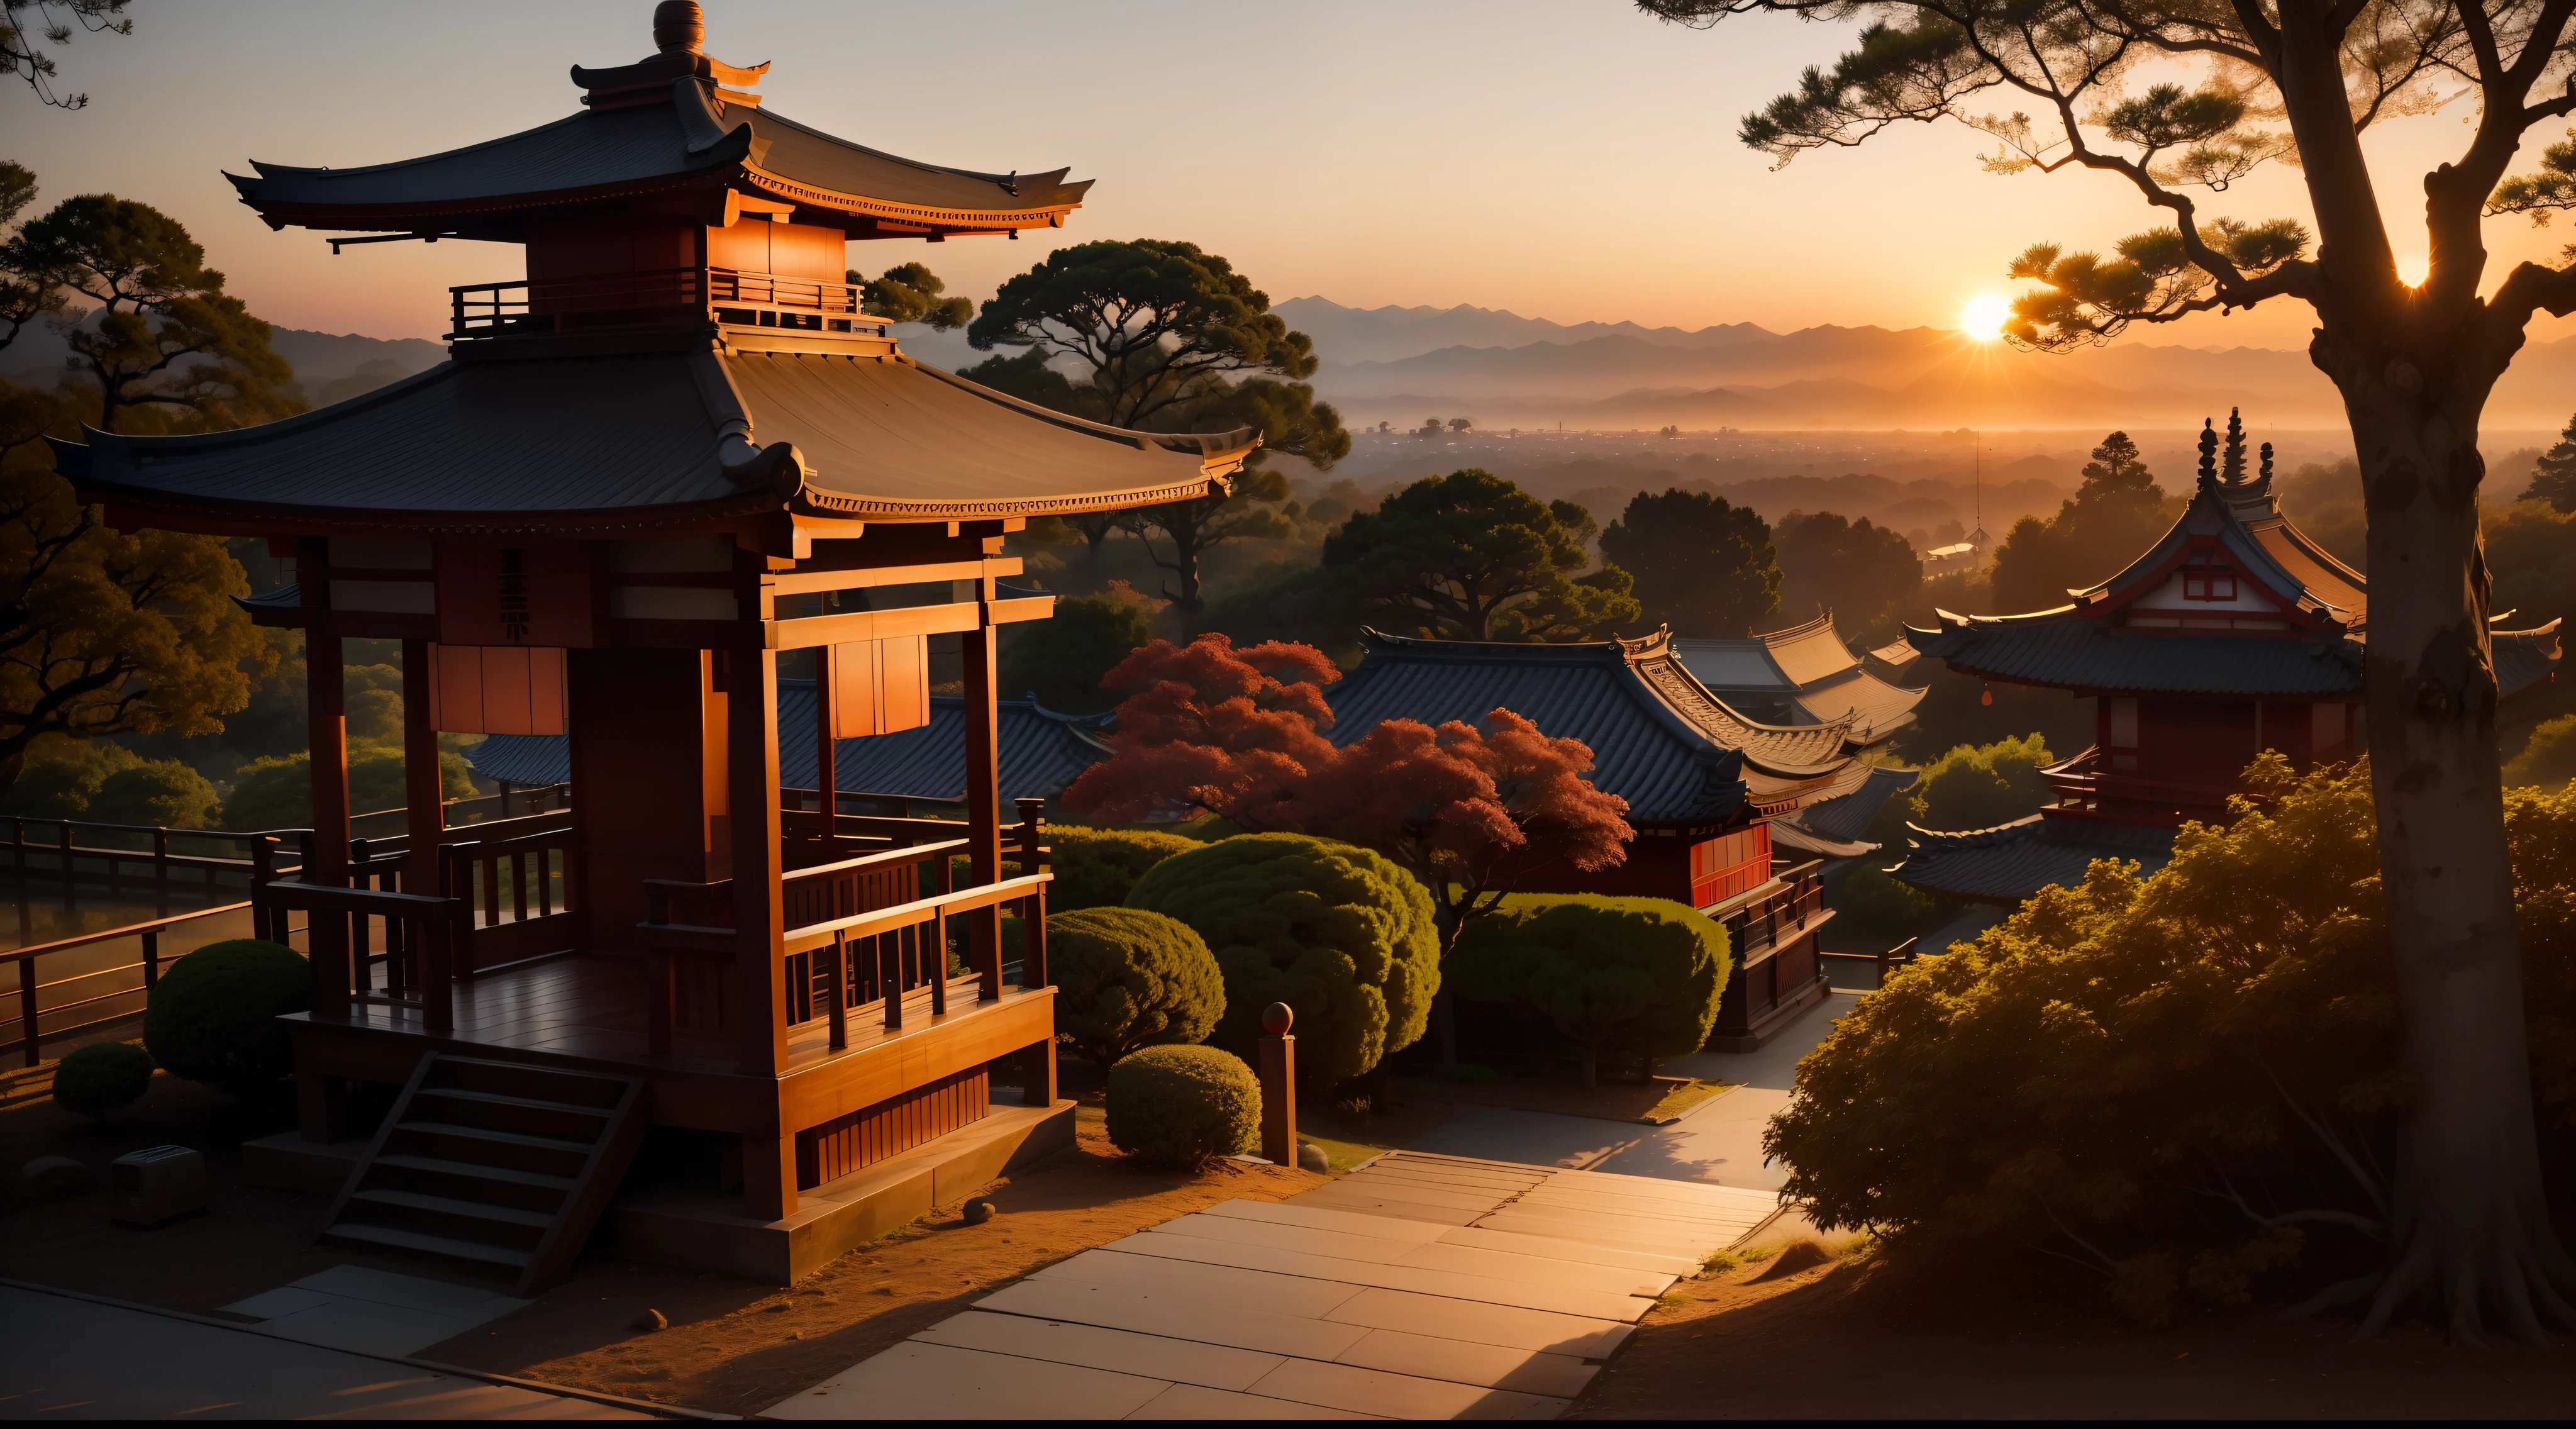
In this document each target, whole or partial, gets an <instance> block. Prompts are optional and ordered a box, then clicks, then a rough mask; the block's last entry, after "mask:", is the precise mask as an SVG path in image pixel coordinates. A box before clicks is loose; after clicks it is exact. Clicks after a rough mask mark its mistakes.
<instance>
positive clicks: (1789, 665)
mask: <svg viewBox="0 0 2576 1429" xmlns="http://www.w3.org/2000/svg"><path fill="white" fill-rule="evenodd" d="M1908 654H1909V655H1910V654H1911V652H1910V651H1909V652H1908ZM1673 657H1674V658H1675V659H1677V660H1679V661H1680V662H1681V663H1682V665H1683V666H1684V667H1685V668H1687V669H1688V670H1689V671H1690V672H1691V674H1692V676H1693V677H1694V678H1696V679H1697V680H1698V681H1699V682H1700V683H1701V684H1703V685H1705V686H1707V687H1708V688H1709V690H1710V691H1712V692H1713V693H1715V694H1717V695H1719V696H1721V697H1722V698H1724V699H1725V700H1726V702H1727V703H1728V704H1729V705H1730V706H1732V707H1734V708H1737V709H1742V710H1747V711H1750V712H1753V713H1757V714H1760V715H1762V716H1764V717H1766V718H1769V719H1772V720H1776V721H1778V722H1779V723H1782V724H1790V725H1808V724H1830V723H1833V722H1836V721H1847V722H1848V723H1849V725H1850V727H1851V737H1852V739H1853V740H1854V741H1855V742H1857V743H1861V744H1876V743H1878V742H1880V741H1881V740H1885V739H1887V738H1889V737H1891V736H1893V735H1894V734H1895V733H1896V732H1897V731H1898V730H1900V729H1903V728H1904V727H1905V726H1907V725H1909V724H1912V723H1913V722H1914V707H1915V706H1916V705H1918V704H1921V703H1922V702H1923V696H1924V693H1925V692H1924V691H1922V690H1914V689H1907V688H1905V687H1903V686H1901V685H1891V684H1889V683H1887V682H1886V681H1884V680H1881V679H1880V678H1878V677H1877V676H1876V675H1873V674H1870V673H1869V672H1867V671H1866V670H1863V669H1862V668H1861V665H1860V661H1859V660H1857V659H1855V658H1854V657H1853V655H1852V653H1851V649H1850V647H1848V646H1846V645H1844V644H1843V639H1842V635H1841V634H1840V633H1839V632H1838V631H1836V630H1835V629H1834V616H1833V612H1832V611H1827V612H1825V613H1824V614H1823V615H1820V616H1818V617H1816V618H1815V619H1814V620H1810V621H1808V622H1806V623H1805V624H1803V625H1793V626H1791V627H1789V628H1788V629H1786V630H1774V631H1771V632H1769V633H1767V634H1762V635H1756V636H1753V637H1752V638H1750V639H1746V640H1702V639H1695V638H1691V637H1685V636H1677V637H1675V638H1674V640H1673Z"/></svg>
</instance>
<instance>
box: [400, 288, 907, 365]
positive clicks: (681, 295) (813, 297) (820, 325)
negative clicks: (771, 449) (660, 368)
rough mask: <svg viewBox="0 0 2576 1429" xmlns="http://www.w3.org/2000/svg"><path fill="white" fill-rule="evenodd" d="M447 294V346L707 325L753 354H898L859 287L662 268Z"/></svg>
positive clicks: (885, 324) (452, 290) (882, 321)
mask: <svg viewBox="0 0 2576 1429" xmlns="http://www.w3.org/2000/svg"><path fill="white" fill-rule="evenodd" d="M448 295H449V298H450V300H451V303H452V307H451V310H450V319H449V323H448V332H447V340H448V341H450V342H460V343H461V342H488V341H492V340H495V339H500V338H518V337H534V336H549V335H562V334H572V333H584V334H587V333H609V332H632V331H639V330H655V329H659V330H664V331H668V330H670V329H673V328H689V327H698V326H702V325H711V326H713V327H714V328H715V329H716V330H717V331H718V332H719V333H720V334H721V335H722V336H723V338H724V340H725V342H726V343H727V344H728V345H730V346H733V347H736V348H742V349H746V350H750V351H805V352H817V351H820V352H840V353H848V354H852V355H857V354H862V353H865V354H879V353H887V352H891V351H893V350H894V338H893V335H892V333H891V332H890V331H889V328H890V326H891V324H890V322H889V321H888V320H887V319H884V318H879V317H872V316H869V315H868V314H866V313H864V312H862V311H861V310H860V299H861V296H862V290H861V289H860V287H859V286H858V285H857V284H854V283H832V282H824V281H820V280H817V279H813V278H794V277H787V276H783V275H780V274H776V273H751V272H744V271H742V270H739V269H734V268H714V267H703V268H702V267H690V268H660V269H651V270H646V271H640V272H621V273H599V274H592V275H587V276H583V277H575V278H553V279H546V280H542V281H539V280H531V279H526V278H521V279H516V280H513V281H508V282H499V283H470V284H467V285H465V286H462V287H455V288H450V289H448Z"/></svg>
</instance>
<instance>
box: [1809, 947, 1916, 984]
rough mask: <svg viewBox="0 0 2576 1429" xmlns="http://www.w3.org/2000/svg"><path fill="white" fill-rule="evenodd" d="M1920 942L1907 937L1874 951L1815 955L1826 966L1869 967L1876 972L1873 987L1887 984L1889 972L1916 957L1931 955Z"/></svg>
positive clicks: (1911, 963) (1911, 961) (1908, 964)
mask: <svg viewBox="0 0 2576 1429" xmlns="http://www.w3.org/2000/svg"><path fill="white" fill-rule="evenodd" d="M1921 942H1922V939H1920V938H1908V939H1906V940H1905V941H1904V942H1901V943H1899V944H1897V945H1896V946H1895V947H1892V948H1881V949H1880V950H1878V951H1877V952H1874V953H1825V952H1820V953H1818V954H1816V956H1817V957H1819V958H1822V959H1824V960H1825V963H1826V965H1827V966H1828V967H1832V966H1836V965H1840V966H1843V967H1855V966H1857V967H1865V968H1870V969H1872V970H1874V971H1875V972H1876V973H1877V974H1878V981H1877V982H1875V983H1872V984H1871V986H1872V987H1873V988H1880V987H1885V986H1887V975H1888V974H1889V973H1892V972H1895V971H1896V970H1897V969H1899V968H1907V967H1912V966H1913V965H1914V962H1915V960H1916V959H1917V958H1923V957H1929V956H1931V955H1930V954H1928V953H1925V952H1922V951H1921V950H1920V949H1919V948H1918V947H1917V944H1919V943H1921Z"/></svg>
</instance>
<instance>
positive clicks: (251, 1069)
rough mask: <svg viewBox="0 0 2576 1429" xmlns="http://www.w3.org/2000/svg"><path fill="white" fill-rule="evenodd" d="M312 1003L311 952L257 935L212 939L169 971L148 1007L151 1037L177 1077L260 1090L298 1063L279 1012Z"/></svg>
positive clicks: (243, 1092) (249, 1092) (147, 1037)
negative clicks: (308, 962)
mask: <svg viewBox="0 0 2576 1429" xmlns="http://www.w3.org/2000/svg"><path fill="white" fill-rule="evenodd" d="M312 1007H313V973H312V969H311V968H310V967H308V966H307V965H306V963H305V961H304V955H303V954H301V953H298V952H296V951H295V950H294V949H293V948H289V947H285V946H283V945H281V944H277V943H267V942H262V941H260V940H259V939H257V938H234V939H232V940H230V941H228V942H222V943H208V944H207V945H206V946H204V947H202V948H199V949H197V950H196V951H195V952H193V953H190V954H188V955H187V956H186V957H184V958H181V959H179V960H178V961H177V962H175V963H172V964H171V965H170V966H169V969H168V970H167V971H165V972H163V973H162V974H161V982H160V985H159V986H157V987H155V988H153V989H152V1001H151V1006H150V1007H149V1008H148V1009H147V1010H146V1011H145V1012H144V1014H143V1045H144V1047H145V1048H146V1049H148V1050H149V1051H150V1052H151V1054H152V1059H153V1060H154V1061H156V1062H159V1063H160V1064H161V1065H162V1066H163V1067H166V1068H168V1069H169V1072H170V1075H172V1076H174V1077H185V1078H187V1079H188V1080H190V1081H192V1082H204V1083H206V1084H207V1085H208V1086H212V1087H218V1088H221V1089H222V1090H224V1091H227V1092H230V1093H232V1094H233V1095H235V1096H239V1097H248V1096H256V1095H258V1094H260V1093H262V1092H266V1091H269V1090H271V1089H273V1088H274V1087H275V1086H276V1085H277V1082H278V1079H279V1078H281V1077H284V1076H286V1075H287V1074H288V1073H290V1072H292V1071H294V1070H295V1054H294V1049H293V1047H292V1046H290V1045H289V1044H288V1042H287V1037H286V1029H285V1028H284V1027H282V1026H280V1025H279V1024H278V1021H277V1019H278V1018H280V1017H282V1016H284V1015H285V1014H287V1013H290V1012H307V1011H310V1010H311V1009H312Z"/></svg>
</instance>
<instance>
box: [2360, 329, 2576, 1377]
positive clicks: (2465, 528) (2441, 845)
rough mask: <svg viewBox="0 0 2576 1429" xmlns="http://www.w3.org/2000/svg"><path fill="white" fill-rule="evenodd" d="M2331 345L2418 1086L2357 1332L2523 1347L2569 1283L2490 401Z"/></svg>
mask: <svg viewBox="0 0 2576 1429" xmlns="http://www.w3.org/2000/svg"><path fill="white" fill-rule="evenodd" d="M2325 346H2326V343H2325V339H2324V338H2323V336H2322V334H2321V335H2320V339H2319V348H2320V349H2321V351H2320V357H2319V364H2318V365H2319V366H2320V367H2326V368H2327V370H2328V373H2329V375H2331V376H2335V377H2337V378H2338V385H2339V386H2341V387H2342V388H2343V390H2344V392H2345V394H2346V408H2347V411H2348V413H2349V415H2350V419H2351V424H2352V432H2353V438H2354V443H2355V447H2356V449H2357V451H2358V454H2359V457H2360V463H2361V471H2362V482H2363V488H2364V494H2365V500H2366V502H2367V506H2368V511H2369V523H2370V524H2369V552H2370V610H2369V628H2368V656H2367V661H2366V667H2365V668H2366V696H2365V698H2366V704H2365V708H2366V709H2367V711H2368V719H2369V725H2368V730H2367V735H2368V740H2369V750H2370V759H2371V786H2372V794H2373V796H2374V798H2375V800H2376V802H2377V805H2378V817H2379V863H2380V872H2381V878H2382V884H2383V887H2384V889H2385V892H2386V898H2387V910H2388V933H2389V940H2390V946H2391V949H2392V952H2393V955H2394V958H2395V962H2396V974H2397V988H2398V1001H2399V1006H2400V1009H2401V1013H2400V1015H2401V1018H2402V1021H2403V1028H2402V1038H2403V1041H2402V1046H2403V1049H2404V1051H2403V1057H2404V1065H2405V1067H2406V1070H2407V1072H2408V1074H2409V1076H2410V1077H2411V1080H2412V1089H2411V1090H2412V1099H2411V1101H2410V1103H2409V1104H2408V1106H2407V1109H2406V1111H2405V1113H2404V1118H2403V1120H2402V1121H2401V1123H2400V1125H2399V1129H2398V1143H2397V1159H2396V1168H2395V1172H2394V1175H2393V1179H2392V1184H2391V1187H2390V1198H2389V1209H2388V1229H2389V1235H2388V1260H2387V1264H2386V1266H2385V1268H2384V1269H2383V1270H2382V1271H2381V1272H2380V1273H2379V1274H2378V1275H2376V1276H2374V1277H2372V1278H2371V1279H2370V1280H2368V1281H2364V1282H2356V1283H2354V1284H2353V1285H2352V1286H2350V1287H2347V1288H2346V1291H2347V1295H2346V1298H2349V1299H2352V1300H2358V1299H2361V1298H2363V1297H2364V1296H2365V1295H2366V1296H2367V1298H2368V1300H2369V1306H2370V1308H2369V1313H2368V1316H2367V1319H2366V1321H2365V1324H2364V1327H2363V1333H2365V1334H2372V1333H2376V1332H2377V1331H2378V1329H2379V1328H2380V1327H2381V1326H2383V1325H2384V1324H2386V1323H2387V1322H2388V1321H2389V1320H2390V1319H2391V1318H2393V1317H2395V1316H2398V1315H2402V1314H2407V1313H2411V1312H2413V1311H2415V1310H2417V1309H2426V1310H2429V1311H2430V1312H2431V1313H2432V1314H2433V1315H2434V1316H2435V1317H2436V1318H2439V1319H2441V1320H2442V1321H2443V1322H2445V1323H2446V1324H2447V1326H2448V1327H2449V1330H2450V1333H2451V1335H2452V1336H2453V1338H2455V1339H2460V1340H2474V1339H2476V1338H2478V1337H2479V1335H2480V1332H2481V1330H2482V1329H2483V1328H2485V1327H2488V1326H2497V1327H2501V1328H2503V1329H2505V1330H2507V1331H2508V1332H2510V1333H2514V1334H2517V1335H2521V1336H2524V1337H2532V1338H2536V1337H2538V1336H2539V1335H2540V1334H2541V1325H2542V1323H2543V1322H2544V1321H2550V1320H2554V1321H2557V1322H2558V1323H2560V1324H2570V1323H2576V1315H2571V1312H2570V1309H2569V1307H2570V1304H2571V1303H2576V1265H2571V1263H2570V1261H2569V1259H2568V1257H2567V1255H2566V1253H2565V1251H2564V1250H2563V1249H2562V1248H2561V1247H2560V1246H2559V1244H2558V1242H2557V1238H2556V1236H2555V1234H2554V1233H2553V1231H2552V1230H2551V1227H2550V1221H2549V1212H2548V1208H2547V1205H2546V1203H2545V1201H2544V1200H2543V1197H2542V1191H2541V1180H2540V1164H2539V1153H2538V1141H2537V1136H2536V1132H2535V1127H2534V1122H2533V1115H2532V1099H2531V1062H2530V1056H2529V1052H2528V1049H2527V1047H2526V1045H2525V1027H2524V1019H2523V1005H2522V960H2521V950H2520V938H2519V934H2518V929H2517V927H2516V920H2515V912H2514V900H2513V879H2512V867H2511V864H2510V861H2509V859H2508V856H2507V850H2506V845H2505V835H2504V816H2503V787H2502V786H2503V781H2502V777H2501V775H2500V773H2499V769H2498V758H2497V751H2496V730H2495V715H2496V679H2495V670H2494V664H2493V660H2492V653H2491V647H2490V643H2489V640H2488V635H2487V612H2488V597H2489V590H2488V580H2487V570H2486V561H2485V555H2484V552H2483V549H2482V544H2483V543H2482V539H2481V536H2480V531H2479V515H2478V503H2477V496H2478V485H2479V482H2480V480H2481V478H2482V477H2483V475H2484V472H2485V465H2484V462H2483V460H2482V459H2481V458H2480V457H2479V455H2478V450H2477V414H2478V409H2479V407H2480V406H2481V405H2482V400H2483V395H2484V385H2485V384H2483V383H2480V384H2478V391H2477V395H2476V396H2475V397H2473V398H2469V399H2466V400H2451V401H2448V402H2445V401H2442V400H2439V399H2438V398H2437V396H2436V394H2434V393H2431V392H2422V389H2423V388H2424V387H2426V386H2427V385H2428V384H2427V383H2425V381H2424V379H2423V378H2422V376H2421V375H2420V374H2419V373H2418V372H2417V370H2416V369H2415V368H2414V367H2413V366H2411V365H2409V364H2408V363H2406V362H2405V361H2404V360H2402V359H2400V360H2395V361H2391V362H2388V363H2387V364H2385V366H2384V368H2382V369H2381V370H2379V371H2374V372H2368V373H2366V374H2347V373H2343V372H2338V371H2336V370H2335V368H2334V367H2332V366H2329V364H2328V362H2327V360H2326V357H2325V355H2324V353H2323V351H2322V349H2324V348H2325ZM2354 377H2358V380H2352V379H2353V378H2354ZM2490 380H2491V379H2490ZM2419 393H2421V395H2420V396H2419Z"/></svg>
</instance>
